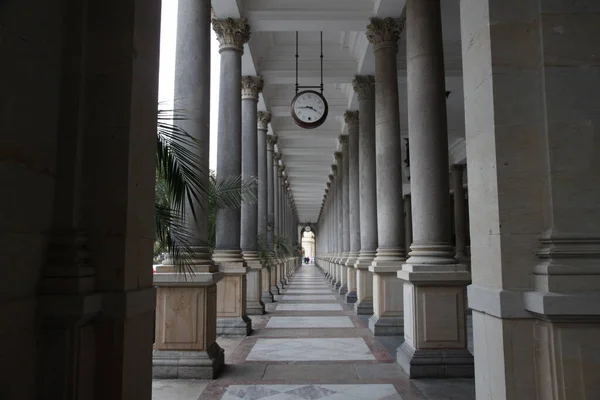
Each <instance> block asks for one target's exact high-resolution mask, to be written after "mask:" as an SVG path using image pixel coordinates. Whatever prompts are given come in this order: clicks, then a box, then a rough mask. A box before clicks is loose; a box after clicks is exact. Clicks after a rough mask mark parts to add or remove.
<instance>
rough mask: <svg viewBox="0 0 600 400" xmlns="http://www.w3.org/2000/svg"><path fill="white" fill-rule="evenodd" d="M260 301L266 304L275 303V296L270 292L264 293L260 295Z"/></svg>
mask: <svg viewBox="0 0 600 400" xmlns="http://www.w3.org/2000/svg"><path fill="white" fill-rule="evenodd" d="M260 300H261V301H262V302H263V303H264V304H267V303H275V296H273V293H271V292H270V291H269V292H262V294H261V295H260Z"/></svg>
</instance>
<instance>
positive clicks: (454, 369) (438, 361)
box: [396, 342, 475, 378]
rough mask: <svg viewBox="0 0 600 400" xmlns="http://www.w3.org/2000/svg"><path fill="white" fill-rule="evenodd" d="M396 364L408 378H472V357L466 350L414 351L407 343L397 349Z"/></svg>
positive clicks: (473, 373)
mask: <svg viewBox="0 0 600 400" xmlns="http://www.w3.org/2000/svg"><path fill="white" fill-rule="evenodd" d="M396 358H397V363H398V365H399V366H400V368H402V370H404V372H406V374H408V376H409V377H410V378H472V377H474V376H475V370H474V361H473V355H472V354H471V353H470V352H469V351H468V350H467V349H456V350H452V349H443V350H436V349H419V350H417V349H415V348H413V347H412V346H411V345H410V344H408V343H407V342H404V343H402V344H401V345H400V347H398V350H397V354H396Z"/></svg>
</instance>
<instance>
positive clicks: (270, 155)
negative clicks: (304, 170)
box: [267, 135, 279, 295]
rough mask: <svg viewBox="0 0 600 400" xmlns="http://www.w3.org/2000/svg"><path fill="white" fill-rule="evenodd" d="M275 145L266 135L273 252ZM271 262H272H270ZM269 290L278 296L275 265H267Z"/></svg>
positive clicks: (271, 247) (270, 136)
mask: <svg viewBox="0 0 600 400" xmlns="http://www.w3.org/2000/svg"><path fill="white" fill-rule="evenodd" d="M276 144H277V136H275V135H267V229H268V231H267V242H268V245H269V250H270V251H273V235H274V234H275V174H274V173H273V169H274V167H273V165H274V164H275V158H274V155H273V151H274V148H275V145H276ZM272 261H273V260H272ZM269 275H270V278H269V279H270V288H271V293H273V295H276V294H279V288H278V287H277V265H276V264H275V263H274V262H273V263H272V264H271V265H269Z"/></svg>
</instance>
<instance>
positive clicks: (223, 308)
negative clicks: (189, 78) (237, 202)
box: [213, 18, 252, 335]
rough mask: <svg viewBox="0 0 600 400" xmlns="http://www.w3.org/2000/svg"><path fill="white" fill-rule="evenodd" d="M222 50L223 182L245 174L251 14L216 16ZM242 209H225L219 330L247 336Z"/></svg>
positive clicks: (219, 240)
mask: <svg viewBox="0 0 600 400" xmlns="http://www.w3.org/2000/svg"><path fill="white" fill-rule="evenodd" d="M213 28H214V30H215V32H216V33H217V39H218V40H219V44H220V46H219V52H220V53H221V71H220V72H221V77H220V88H219V126H218V144H217V180H221V179H232V178H235V177H239V176H240V175H241V173H242V140H241V138H242V101H241V91H240V88H241V87H242V74H241V72H242V53H243V51H244V43H245V42H247V41H248V39H249V38H250V28H249V26H248V24H247V22H246V19H245V18H241V19H232V18H229V19H223V20H213ZM240 235H241V211H240V209H239V208H237V209H236V208H219V209H218V210H217V218H216V235H215V236H216V249H215V252H214V254H213V260H214V261H215V262H216V263H217V264H218V265H219V270H220V271H221V272H223V273H224V275H225V276H224V278H223V280H221V281H219V283H218V290H217V334H222V335H247V334H249V333H250V332H251V330H252V321H251V320H250V318H248V316H247V315H246V284H247V282H246V273H247V265H246V262H245V261H244V259H243V257H242V252H241V247H240V245H241V244H240V239H241V237H240Z"/></svg>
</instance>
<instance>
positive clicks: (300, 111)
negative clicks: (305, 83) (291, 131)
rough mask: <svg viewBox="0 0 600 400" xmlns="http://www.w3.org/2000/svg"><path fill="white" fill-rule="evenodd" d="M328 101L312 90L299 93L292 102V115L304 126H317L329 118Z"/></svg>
mask: <svg viewBox="0 0 600 400" xmlns="http://www.w3.org/2000/svg"><path fill="white" fill-rule="evenodd" d="M327 109H328V108H327V101H326V100H325V98H324V97H323V96H322V95H321V94H319V93H317V92H315V91H312V90H307V91H304V92H301V93H298V94H297V95H296V97H295V98H294V101H293V102H292V117H293V118H294V121H295V122H296V124H298V125H299V126H301V127H303V128H308V129H310V128H316V127H317V126H320V125H321V124H322V123H323V122H325V119H326V118H327Z"/></svg>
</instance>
